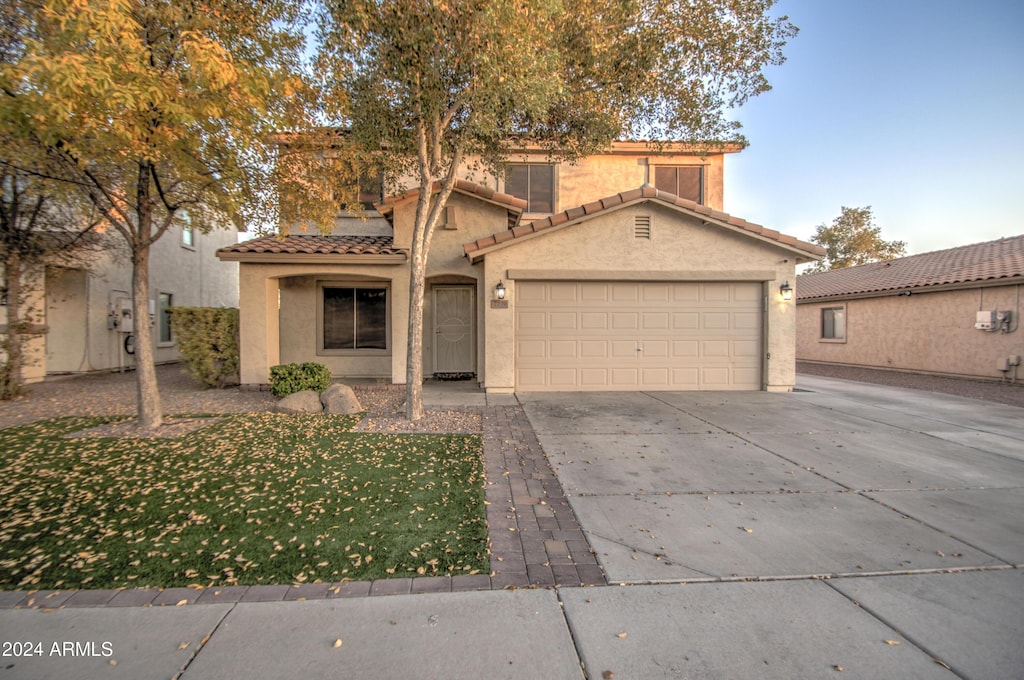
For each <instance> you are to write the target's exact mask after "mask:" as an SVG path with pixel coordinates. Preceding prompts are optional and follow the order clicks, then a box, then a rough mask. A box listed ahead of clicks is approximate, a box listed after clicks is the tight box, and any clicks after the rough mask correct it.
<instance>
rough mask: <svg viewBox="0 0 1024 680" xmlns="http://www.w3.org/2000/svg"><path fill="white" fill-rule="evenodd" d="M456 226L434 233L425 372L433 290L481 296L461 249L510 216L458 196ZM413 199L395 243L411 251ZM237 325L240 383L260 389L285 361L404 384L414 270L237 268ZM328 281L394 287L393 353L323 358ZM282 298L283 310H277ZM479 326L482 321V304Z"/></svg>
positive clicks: (401, 214)
mask: <svg viewBox="0 0 1024 680" xmlns="http://www.w3.org/2000/svg"><path fill="white" fill-rule="evenodd" d="M449 206H451V207H453V208H454V217H455V219H454V223H451V224H447V225H439V226H438V228H437V230H436V231H435V232H434V238H433V240H432V243H431V247H430V253H429V258H428V266H427V288H426V291H425V295H424V314H423V357H424V374H425V375H430V373H431V372H432V365H433V351H434V347H433V341H434V333H433V306H432V305H433V300H432V286H433V285H434V284H443V285H450V284H460V285H470V286H474V289H475V292H476V296H475V297H476V300H477V301H479V300H480V299H482V298H481V296H482V294H483V293H482V290H481V289H480V285H481V284H480V282H479V280H478V279H479V277H480V276H481V273H482V270H481V268H479V267H473V266H472V265H471V264H470V263H469V261H468V260H467V259H466V257H465V256H464V251H463V244H464V243H467V242H469V241H473V240H476V239H478V238H482V237H484V236H489V235H491V234H493V233H495V232H498V231H502V230H504V229H507V227H508V211H507V209H506V208H504V207H501V206H499V205H494V204H490V203H487V202H484V201H480V200H479V199H475V198H469V197H466V196H464V195H462V194H458V193H455V194H453V195H452V197H451V199H450V200H449ZM415 209H416V201H415V199H408V200H406V201H402V202H400V203H399V204H398V205H396V207H395V220H394V221H395V223H396V224H397V225H399V228H398V230H397V231H396V233H395V245H396V246H398V247H403V248H408V247H409V245H410V243H411V224H412V220H413V216H414V213H415ZM239 276H240V310H241V313H240V319H239V321H240V326H241V340H242V344H241V374H242V376H241V377H242V384H247V385H263V384H266V383H267V382H268V381H269V376H270V367H271V366H275V365H277V364H282V363H293V362H303V361H317V362H319V363H322V364H324V365H325V366H327V367H328V368H329V369H330V370H331V373H332V375H334V376H336V377H341V378H345V377H348V378H379V379H383V380H388V381H390V382H393V383H398V384H401V383H404V382H405V371H406V352H407V347H408V343H407V328H408V318H409V270H408V267H407V266H406V265H405V264H361V263H359V262H358V261H354V262H352V263H345V264H303V265H289V264H256V263H242V265H241V269H240V275H239ZM330 281H379V282H380V281H382V282H386V283H387V284H388V287H389V293H388V304H389V310H390V314H389V329H388V337H389V343H388V344H389V349H388V350H387V351H386V352H383V353H380V354H375V353H371V352H349V353H324V352H319V353H318V347H317V345H318V343H317V339H318V337H319V335H318V334H319V332H320V331H319V329H318V327H317V318H318V314H320V310H319V309H318V305H319V304H320V296H319V293H318V285H319V284H320V283H324V282H330ZM278 296H280V306H278ZM476 315H477V316H476V327H477V328H480V326H481V323H482V321H483V317H482V310H481V309H480V305H479V304H477V311H476ZM476 364H477V367H478V369H477V370H478V371H479V367H480V366H482V364H483V349H482V347H481V346H480V344H479V343H477V349H476Z"/></svg>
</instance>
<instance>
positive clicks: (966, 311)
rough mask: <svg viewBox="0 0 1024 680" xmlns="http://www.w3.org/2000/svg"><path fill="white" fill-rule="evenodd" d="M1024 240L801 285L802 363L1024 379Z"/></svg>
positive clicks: (807, 278)
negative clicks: (1023, 317)
mask: <svg viewBox="0 0 1024 680" xmlns="http://www.w3.org/2000/svg"><path fill="white" fill-rule="evenodd" d="M1022 283H1024V236H1013V237H1010V238H1004V239H1000V240H998V241H989V242H987V243H976V244H974V245H969V246H962V247H960V248H951V249H949V250H939V251H936V252H933V253H924V254H921V255H912V256H910V257H902V258H899V259H896V260H889V261H887V262H874V263H871V264H864V265H859V266H856V267H848V268H846V269H836V270H833V271H827V272H821V273H817V274H806V275H802V276H799V277H797V285H796V294H797V359H798V360H800V361H812V362H818V363H831V364H846V365H852V366H868V367H872V368H888V369H896V370H902V371H915V372H922V373H936V374H942V375H951V376H966V377H977V378H990V379H992V378H1007V377H1011V378H1014V377H1017V376H1018V375H1020V373H1019V371H1020V368H1019V366H1018V365H1015V364H1019V361H1020V356H1021V355H1022V354H1024V332H1021V330H1020V314H1021V311H1022V310H1021V284H1022Z"/></svg>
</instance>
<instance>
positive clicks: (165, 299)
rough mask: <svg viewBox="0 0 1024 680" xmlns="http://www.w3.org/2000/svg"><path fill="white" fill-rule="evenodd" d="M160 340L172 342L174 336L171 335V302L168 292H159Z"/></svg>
mask: <svg viewBox="0 0 1024 680" xmlns="http://www.w3.org/2000/svg"><path fill="white" fill-rule="evenodd" d="M159 300H160V310H159V312H160V328H159V332H160V342H161V343H164V344H166V343H170V342H174V338H173V337H172V336H171V312H170V309H171V302H172V296H171V294H170V293H160V295H159Z"/></svg>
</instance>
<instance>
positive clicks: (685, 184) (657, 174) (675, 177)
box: [654, 165, 704, 205]
mask: <svg viewBox="0 0 1024 680" xmlns="http://www.w3.org/2000/svg"><path fill="white" fill-rule="evenodd" d="M654 186H655V188H656V189H658V190H659V191H667V192H668V193H670V194H675V195H676V196H678V197H679V198H685V199H688V200H691V201H695V202H697V203H700V204H701V205H703V204H704V166H702V165H659V166H656V167H655V168H654Z"/></svg>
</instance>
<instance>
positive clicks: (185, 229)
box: [181, 210, 196, 248]
mask: <svg viewBox="0 0 1024 680" xmlns="http://www.w3.org/2000/svg"><path fill="white" fill-rule="evenodd" d="M181 220H182V226H181V245H183V246H185V247H186V248H195V246H196V232H195V228H193V226H192V216H191V215H189V214H188V211H187V210H182V211H181Z"/></svg>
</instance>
